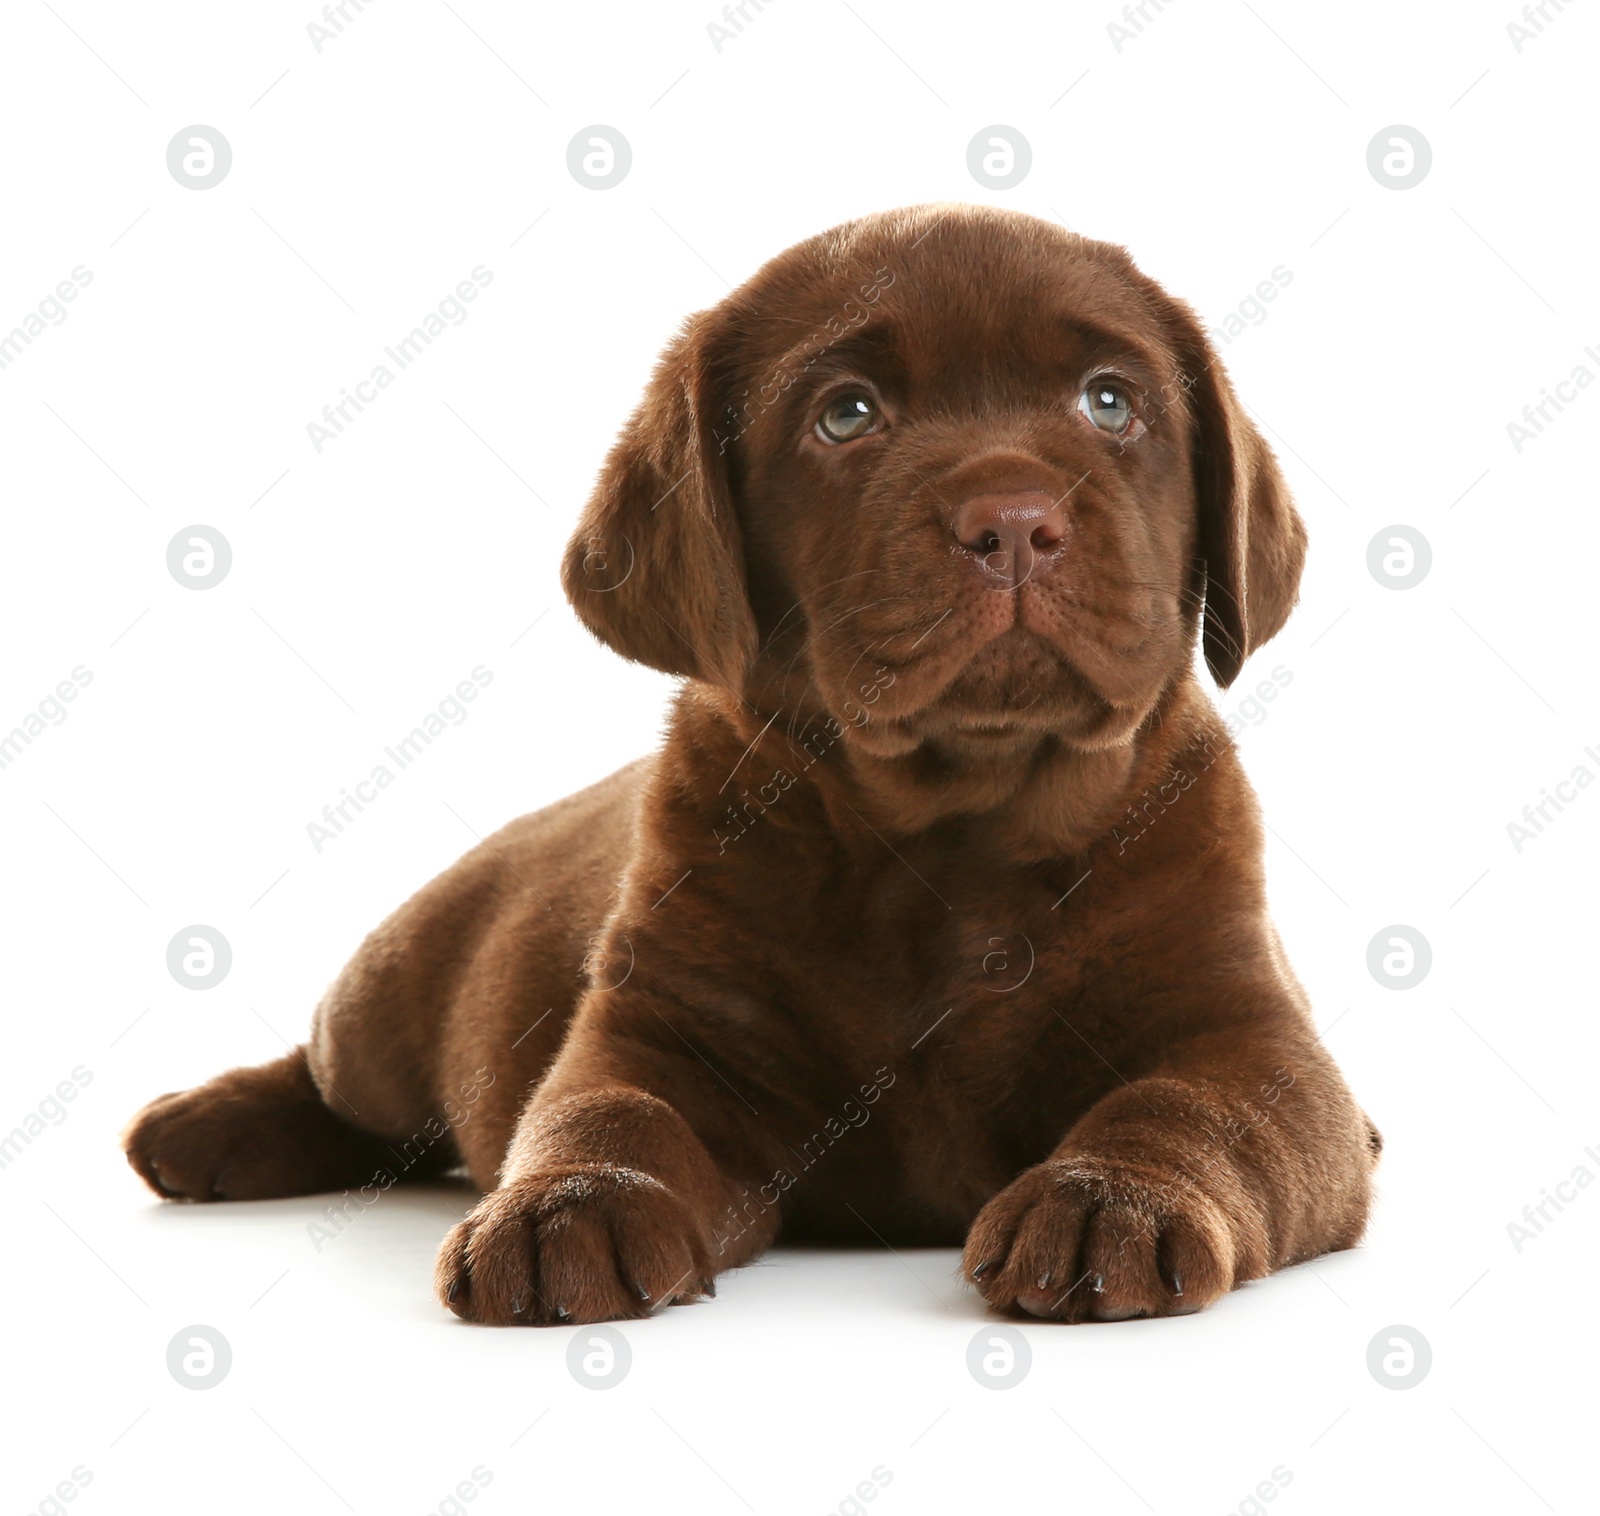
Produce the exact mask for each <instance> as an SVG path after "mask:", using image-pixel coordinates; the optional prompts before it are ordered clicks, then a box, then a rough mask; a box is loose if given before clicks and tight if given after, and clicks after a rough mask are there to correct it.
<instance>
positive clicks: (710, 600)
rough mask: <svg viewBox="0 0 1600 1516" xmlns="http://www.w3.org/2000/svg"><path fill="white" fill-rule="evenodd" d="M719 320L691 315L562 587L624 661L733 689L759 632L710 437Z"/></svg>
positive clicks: (580, 535) (591, 510)
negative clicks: (715, 347)
mask: <svg viewBox="0 0 1600 1516" xmlns="http://www.w3.org/2000/svg"><path fill="white" fill-rule="evenodd" d="M717 321H718V316H717V313H716V312H702V313H701V314H699V315H697V316H691V317H690V318H689V320H688V322H687V323H685V325H684V328H683V331H682V332H681V333H680V334H679V335H678V336H677V337H676V338H674V339H673V341H672V342H671V344H669V346H668V347H667V349H666V351H665V352H664V353H663V354H662V356H661V359H660V361H659V362H658V363H657V365H656V369H655V372H654V374H653V375H652V376H651V379H650V384H649V386H648V388H647V389H646V390H645V393H644V398H643V399H642V400H641V401H640V402H639V406H638V409H637V410H635V411H634V413H633V416H632V418H631V419H630V420H629V422H628V424H627V425H626V426H625V427H624V428H623V430H622V434H621V436H620V437H618V439H617V441H616V443H615V445H614V446H613V447H612V449H611V452H610V454H609V455H608V456H607V458H606V461H605V466H604V467H603V468H602V469H601V471H600V478H599V481H598V482H597V483H596V485H595V488H594V493H593V494H592V495H590V497H589V503H588V505H587V506H586V507H585V508H584V512H583V516H582V519H581V520H580V521H579V522H578V528H577V530H576V531H575V532H574V533H573V536H572V540H571V542H569V543H568V544H567V551H566V557H565V559H564V560H563V562H562V566H561V583H562V587H563V588H564V589H565V590H566V593H567V599H568V600H570V601H571V602H572V607H573V609H574V610H575V611H577V613H578V619H579V620H581V621H582V622H583V624H584V625H585V626H587V627H588V628H589V630H590V631H591V632H593V633H594V634H595V636H596V637H598V638H599V639H600V640H601V641H602V642H604V643H605V644H606V645H607V646H608V647H611V648H613V649H615V650H616V651H617V652H619V653H621V654H622V656H623V657H624V658H631V659H633V660H634V661H635V662H637V663H646V664H649V665H650V667H651V668H657V669H660V670H661V671H662V672H663V673H667V674H679V675H684V676H687V677H688V678H691V679H703V680H706V681H708V682H710V683H713V684H721V685H725V686H728V687H731V688H732V689H734V690H739V689H741V688H742V687H743V683H744V678H745V675H746V674H747V673H748V671H749V668H750V664H751V662H752V661H753V659H754V656H755V648H756V627H755V617H754V615H753V614H752V612H751V609H750V599H749V594H748V591H747V589H746V585H745V571H744V547H743V542H742V540H741V537H740V532H739V523H738V520H737V518H736V517H735V515H734V510H733V499H732V495H731V494H730V492H729V488H728V472H727V459H726V458H725V457H724V456H723V449H722V444H721V443H720V442H719V439H718V438H717V437H716V436H715V435H714V433H713V427H712V422H713V421H714V420H715V418H716V417H717V415H718V414H719V413H720V410H721V406H722V402H721V401H720V400H719V398H718V396H717V395H716V393H715V379H716V374H715V362H714V355H713V346H714V327H715V325H716V323H717Z"/></svg>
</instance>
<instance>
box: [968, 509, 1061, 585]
mask: <svg viewBox="0 0 1600 1516" xmlns="http://www.w3.org/2000/svg"><path fill="white" fill-rule="evenodd" d="M1066 529H1067V528H1066V518H1065V516H1063V514H1062V512H1061V507H1060V505H1059V504H1058V503H1057V502H1056V501H1055V500H1053V499H1052V498H1051V497H1050V496H1049V495H1047V494H1045V493H1044V491H1043V490H1022V491H1017V492H1013V493H1010V494H997V495H972V496H970V497H969V498H968V499H966V500H963V501H962V502H961V504H960V505H959V506H957V507H956V517H955V534H956V541H957V542H959V543H960V544H961V546H962V547H964V548H965V549H966V550H967V551H968V552H969V553H972V554H973V555H974V556H975V557H976V559H977V560H978V565H979V567H981V568H982V569H983V570H984V571H985V572H986V573H988V574H991V575H993V576H994V578H996V579H999V580H1003V581H1005V582H1006V583H1007V584H1010V585H1013V586H1015V585H1019V584H1021V583H1023V582H1024V581H1025V580H1026V579H1028V578H1029V577H1030V576H1031V575H1032V574H1033V572H1034V570H1035V567H1036V566H1037V565H1038V561H1039V557H1040V555H1041V554H1045V553H1049V552H1050V551H1051V549H1052V548H1055V547H1058V546H1060V544H1061V539H1062V538H1063V537H1064V536H1065V535H1066Z"/></svg>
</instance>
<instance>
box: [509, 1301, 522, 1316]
mask: <svg viewBox="0 0 1600 1516" xmlns="http://www.w3.org/2000/svg"><path fill="white" fill-rule="evenodd" d="M511 1314H512V1315H513V1316H520V1315H521V1314H522V1302H521V1301H520V1300H513V1301H512V1302H511Z"/></svg>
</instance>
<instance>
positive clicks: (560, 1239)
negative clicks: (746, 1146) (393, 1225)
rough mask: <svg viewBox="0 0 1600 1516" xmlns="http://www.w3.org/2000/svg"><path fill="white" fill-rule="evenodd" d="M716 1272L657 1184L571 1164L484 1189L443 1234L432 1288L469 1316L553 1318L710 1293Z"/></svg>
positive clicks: (674, 1201)
mask: <svg viewBox="0 0 1600 1516" xmlns="http://www.w3.org/2000/svg"><path fill="white" fill-rule="evenodd" d="M714 1273H715V1270H714V1269H713V1267H712V1265H711V1261H710V1252H709V1250H708V1248H707V1247H706V1244H705V1239H704V1237H703V1236H702V1235H701V1231H700V1228H699V1227H698V1225H697V1224H696V1223H695V1219H694V1217H693V1215H692V1214H691V1212H690V1210H689V1208H688V1207H687V1206H686V1205H685V1204H684V1203H683V1202H682V1201H681V1200H680V1199H679V1198H678V1197H677V1196H676V1195H675V1194H674V1193H673V1192H672V1191H671V1190H669V1189H668V1188H667V1187H666V1186H665V1185H664V1184H662V1183H661V1182H660V1180H658V1179H654V1178H652V1177H651V1176H650V1175H648V1174H645V1173H641V1172H640V1171H639V1170H637V1169H623V1168H613V1167H611V1166H609V1165H606V1164H575V1165H572V1166H571V1167H568V1168H563V1169H559V1170H553V1171H551V1172H549V1173H546V1174H537V1175H535V1176H533V1177H532V1178H529V1179H519V1180H515V1181H513V1182H512V1183H510V1184H507V1185H504V1186H502V1187H501V1188H500V1189H498V1190H496V1191H494V1192H493V1193H492V1194H490V1195H486V1196H484V1198H483V1199H482V1200H481V1201H480V1202H479V1203H478V1205H477V1207H476V1208H475V1209H474V1210H473V1212H472V1214H471V1215H470V1216H468V1217H467V1219H466V1220H465V1221H463V1222H461V1223H460V1224H459V1225H457V1226H456V1227H454V1228H453V1229H452V1230H451V1232H450V1235H449V1236H448V1237H446V1238H445V1240H444V1246H443V1247H442V1248H440V1250H439V1260H438V1263H437V1265H436V1266H435V1269H434V1286H435V1288H436V1290H437V1291H438V1294H439V1298H440V1300H442V1301H443V1302H444V1303H445V1305H447V1306H448V1307H449V1308H450V1309H451V1310H452V1311H454V1312H455V1313H456V1315H457V1316H460V1317H462V1318H464V1319H465V1320H467V1321H479V1322H486V1323H491V1324H494V1325H499V1326H551V1325H559V1324H562V1323H567V1322H571V1323H575V1324H577V1323H583V1322H591V1321H612V1320H618V1319H622V1318H626V1317H630V1316H645V1315H648V1314H649V1313H650V1312H651V1311H652V1310H654V1309H655V1308H656V1307H657V1306H660V1305H667V1304H671V1303H673V1302H675V1301H682V1300H690V1299H693V1298H694V1297H696V1296H698V1295H714V1294H715V1293H716V1288H715V1286H714V1285H713V1283H712V1277H713V1275H714Z"/></svg>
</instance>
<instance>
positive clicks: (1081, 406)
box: [1078, 379, 1138, 437]
mask: <svg viewBox="0 0 1600 1516" xmlns="http://www.w3.org/2000/svg"><path fill="white" fill-rule="evenodd" d="M1078 410H1079V411H1080V412H1081V413H1082V414H1083V415H1085V416H1087V417H1088V418H1089V421H1090V424H1091V425H1093V426H1096V427H1098V428H1099V429H1100V430H1101V431H1102V432H1110V433H1111V434H1112V435H1113V436H1117V437H1121V436H1124V435H1126V433H1127V431H1128V429H1129V428H1130V427H1131V426H1132V425H1133V423H1134V422H1135V421H1136V420H1137V419H1138V415H1137V413H1136V412H1135V411H1134V408H1133V401H1132V400H1130V399H1129V398H1128V392H1127V390H1126V389H1124V388H1123V387H1122V386H1121V385H1120V384H1116V383H1113V382H1112V381H1111V380H1109V379H1091V380H1090V381H1089V383H1088V384H1087V385H1086V386H1085V387H1084V391H1083V393H1082V394H1081V395H1080V396H1078Z"/></svg>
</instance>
